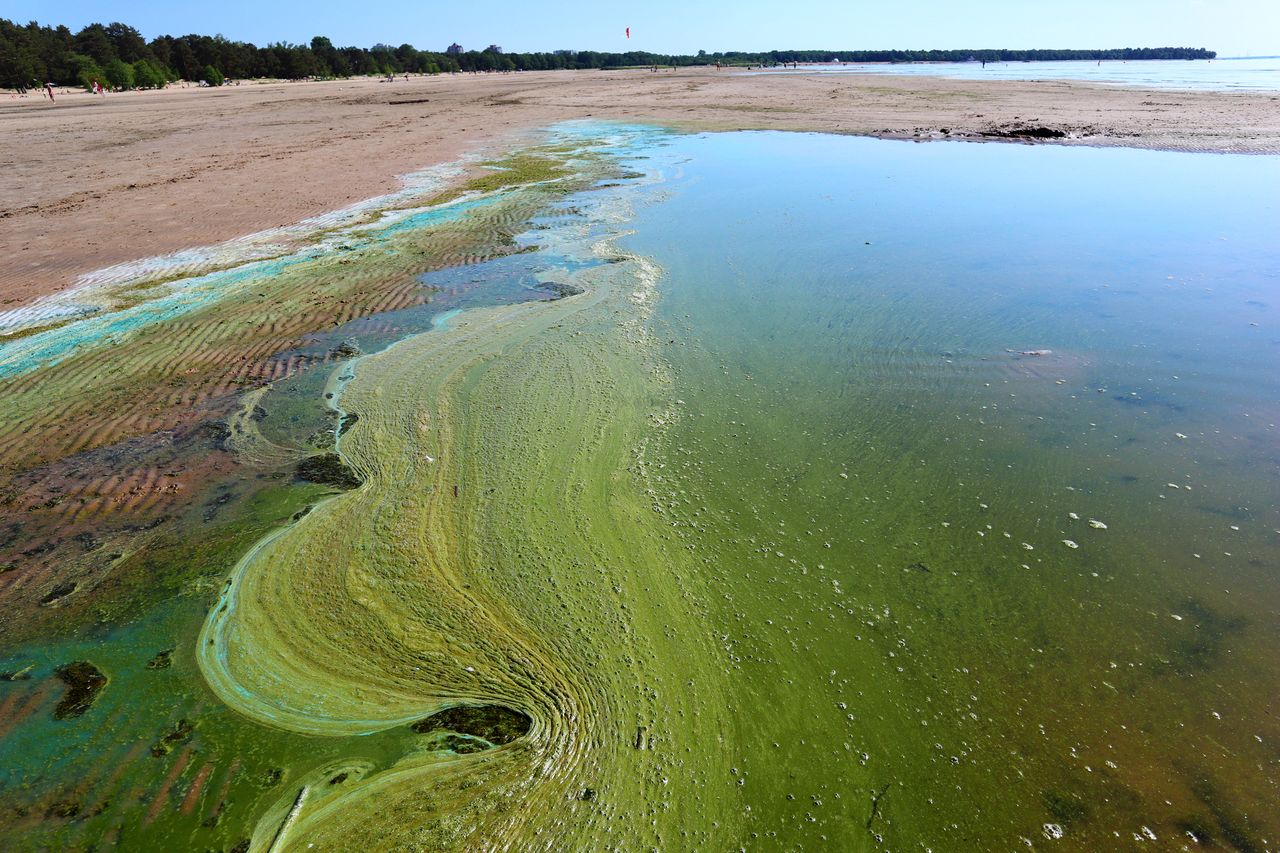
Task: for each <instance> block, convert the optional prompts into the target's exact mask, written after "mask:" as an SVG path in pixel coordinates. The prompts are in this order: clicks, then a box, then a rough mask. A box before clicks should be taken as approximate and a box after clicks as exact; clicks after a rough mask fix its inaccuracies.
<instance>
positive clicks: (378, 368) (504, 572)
mask: <svg viewBox="0 0 1280 853" xmlns="http://www.w3.org/2000/svg"><path fill="white" fill-rule="evenodd" d="M595 249H596V251H597V253H601V254H606V255H611V257H609V258H608V260H610V261H611V263H607V264H604V265H601V266H596V267H593V268H590V269H588V270H587V271H585V272H580V273H578V274H577V275H576V276H575V277H574V284H575V285H577V286H578V287H580V288H582V289H583V292H582V293H579V294H577V295H573V296H569V297H566V298H563V299H560V300H556V301H553V302H541V303H524V304H517V305H509V306H503V307H496V308H485V309H477V310H472V311H468V312H466V313H464V314H462V315H460V316H458V317H456V318H454V319H453V320H452V321H451V322H450V323H449V325H448V326H447V327H446V328H442V329H437V330H433V331H431V332H428V333H425V334H421V335H417V336H415V337H411V338H409V339H406V340H404V341H401V342H400V343H398V344H396V345H395V346H393V347H391V348H390V349H388V350H386V351H384V352H382V353H380V354H377V355H372V356H368V357H365V358H363V359H361V360H359V361H358V362H357V364H356V365H355V369H354V372H355V376H354V379H352V380H351V381H350V382H349V383H348V384H347V385H346V387H345V389H344V390H343V392H342V397H341V405H342V407H343V409H344V410H346V411H351V412H356V413H358V414H359V418H360V419H359V423H358V424H357V425H356V426H355V428H354V429H352V430H351V431H350V432H349V433H348V434H346V435H345V436H344V437H343V438H342V439H341V452H342V454H343V456H344V458H345V460H346V461H347V462H348V464H350V465H351V466H352V467H353V468H354V469H355V470H356V471H357V472H358V473H359V474H360V476H361V477H362V478H363V479H364V485H363V486H361V487H360V488H358V489H356V490H354V491H352V492H348V493H345V494H343V495H341V496H339V497H336V498H334V499H332V500H330V501H328V502H327V503H324V504H322V505H320V506H318V507H317V508H316V509H315V510H314V511H313V512H311V513H310V514H309V515H307V516H306V517H305V518H303V519H302V520H301V521H299V522H298V523H297V524H296V525H294V526H292V527H290V528H288V529H286V530H284V531H283V532H281V533H279V534H278V535H276V536H274V537H272V538H270V539H268V540H266V541H264V542H262V543H260V545H259V546H258V547H256V548H255V549H254V550H253V551H252V552H250V553H249V554H248V555H246V557H245V558H244V559H243V560H242V561H241V563H240V564H239V565H238V566H237V568H236V570H235V572H234V574H233V577H232V578H231V580H230V581H229V582H228V587H227V589H226V591H225V593H224V596H223V599H222V601H221V603H220V604H219V605H218V606H217V607H215V609H214V610H213V612H212V613H211V615H210V617H209V620H208V622H207V623H206V625H205V628H204V631H203V633H202V635H201V637H200V641H199V642H200V663H201V667H202V669H203V671H204V673H205V675H206V677H207V678H208V680H209V682H210V684H211V685H212V686H213V687H214V689H215V691H216V692H217V693H218V695H219V696H220V697H221V698H222V699H223V700H224V701H226V702H227V703H229V704H230V705H231V706H232V707H234V708H236V709H237V710H239V711H240V712H242V713H244V714H246V715H248V716H250V717H253V718H256V719H258V720H260V721H262V722H265V723H268V724H271V725H276V726H280V727H285V728H289V729H294V730H298V731H303V732H310V733H316V734H353V733H361V732H370V731H375V730H379V729H384V728H388V727H392V726H399V725H404V724H407V723H410V722H412V721H414V720H417V719H420V718H422V717H424V716H426V715H428V714H431V713H433V712H436V711H438V710H441V709H444V708H448V707H452V706H457V705H475V704H496V705H501V706H505V707H508V708H512V709H515V710H518V711H521V712H523V713H525V714H527V715H529V717H531V718H532V728H531V730H530V732H529V734H528V736H527V737H524V738H521V739H518V740H516V741H515V742H513V743H510V744H508V745H506V746H500V747H498V748H495V749H491V750H487V751H484V752H479V753H475V754H469V755H463V756H456V755H453V754H452V753H449V752H446V751H440V750H433V749H432V748H431V747H430V745H429V744H427V745H424V748H423V750H422V752H420V753H416V754H411V755H410V756H409V757H408V758H406V759H405V760H403V761H401V762H400V763H398V764H397V765H396V766H394V767H393V768H391V769H389V770H387V771H384V772H382V773H380V774H376V775H373V776H371V777H369V778H367V779H364V780H362V781H361V782H360V783H359V784H358V785H356V786H354V787H351V786H343V790H341V791H339V792H334V791H332V787H333V786H326V785H324V784H323V779H322V778H321V777H319V776H317V779H316V780H312V781H313V782H319V783H321V784H318V785H314V784H313V785H308V783H307V781H306V780H305V779H304V780H302V782H301V783H300V784H301V786H303V787H305V788H306V791H305V793H303V792H302V791H301V789H300V788H294V789H293V790H291V791H290V792H289V795H288V796H287V797H285V798H284V799H282V800H281V801H280V802H279V803H277V805H276V807H275V808H273V809H272V810H270V811H269V813H268V814H267V815H266V816H264V818H263V819H262V821H261V822H260V823H259V825H258V827H257V829H256V831H255V833H254V836H253V842H254V849H255V850H257V849H268V848H269V847H270V848H279V849H291V848H293V847H296V848H298V849H307V848H308V846H309V845H315V848H316V849H350V848H354V847H360V848H361V849H405V848H413V849H443V848H451V849H452V848H473V849H494V850H504V849H512V850H528V849H570V848H574V847H582V846H583V845H588V844H589V845H590V846H591V847H593V848H595V849H603V848H608V847H616V848H617V849H636V848H638V847H646V846H658V847H670V845H671V844H673V843H678V845H679V846H682V847H683V846H686V845H689V844H695V843H696V842H697V839H696V838H694V837H692V834H685V835H682V837H681V838H680V839H677V838H667V837H666V835H665V833H667V832H668V831H674V830H670V828H671V827H674V826H682V827H689V826H698V827H706V828H708V829H710V828H711V827H713V826H716V825H717V824H718V823H719V822H720V821H724V820H732V817H731V815H728V814H722V813H721V812H723V811H724V808H723V804H722V803H720V802H719V801H718V799H717V795H713V794H711V793H710V792H699V791H698V787H697V786H700V784H701V782H702V781H703V780H705V779H707V778H708V777H709V775H712V774H714V775H715V776H716V777H722V776H723V774H724V772H725V771H726V769H727V764H726V767H720V766H719V765H720V764H725V763H726V761H727V759H726V758H724V756H723V751H722V750H720V749H719V748H717V746H716V744H717V743H718V742H721V736H722V734H723V732H724V727H725V726H726V724H727V721H726V712H725V707H726V703H725V700H724V698H723V684H722V682H721V681H720V679H722V678H723V677H724V676H723V672H722V670H720V669H719V668H717V667H715V666H714V661H715V660H716V654H715V650H714V649H708V648H704V647H703V646H704V645H706V644H707V643H708V639H707V637H706V632H705V631H700V630H694V629H692V626H693V625H694V623H695V621H696V620H697V618H698V617H697V613H696V608H695V606H694V605H693V604H692V603H691V602H692V601H693V600H695V599H696V598H697V596H694V595H692V594H691V591H690V590H689V589H687V588H686V586H685V584H686V583H688V581H687V579H688V578H690V577H692V576H693V573H692V572H690V571H686V568H685V563H686V561H687V560H689V559H690V558H689V557H688V556H687V554H688V552H687V551H684V550H682V549H681V548H680V546H679V545H678V544H677V543H676V542H675V540H674V539H673V538H672V537H671V536H670V535H669V534H667V533H666V532H664V522H663V521H662V516H661V515H660V514H659V513H656V512H654V509H653V501H652V499H650V498H648V497H646V494H645V485H644V478H645V460H644V448H645V444H646V435H647V434H648V432H649V431H650V430H652V429H654V428H655V425H660V424H661V423H663V422H664V420H665V419H666V418H668V417H669V413H668V412H667V411H666V408H667V402H666V400H667V388H666V374H665V371H664V368H663V366H662V363H661V361H660V360H659V359H658V357H657V356H656V352H655V347H654V346H653V344H652V342H651V341H650V340H649V338H648V335H647V332H646V331H645V327H644V324H643V320H644V317H645V313H646V311H647V310H648V306H649V304H650V302H651V300H652V299H653V297H654V293H653V287H654V284H655V281H656V278H657V275H658V271H657V270H656V269H655V268H654V267H653V265H652V264H651V263H650V262H648V261H646V260H645V259H643V258H638V257H632V256H626V255H623V254H622V253H620V252H618V251H617V250H616V249H614V248H613V247H612V245H611V243H610V242H609V241H607V240H605V241H601V242H600V243H599V245H597V246H596V247H595ZM329 769H330V768H326V772H328V771H329ZM673 784H675V785H678V787H679V788H680V789H682V790H683V791H684V792H685V794H684V795H682V796H680V797H678V798H677V797H673V798H671V799H670V800H668V799H667V797H666V795H665V792H667V791H668V790H670V789H669V787H668V786H669V785H673ZM691 789H692V790H693V793H692V795H689V794H690V791H691ZM702 793H705V797H704V796H702V795H701V794H702ZM300 794H301V799H299V798H298V795H300ZM299 803H300V805H299ZM685 811H690V812H696V817H694V815H693V814H683V812H685ZM690 818H693V819H690ZM282 824H283V825H284V826H283V831H282ZM685 832H686V833H687V832H688V830H687V829H686V830H685Z"/></svg>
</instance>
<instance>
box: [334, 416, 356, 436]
mask: <svg viewBox="0 0 1280 853" xmlns="http://www.w3.org/2000/svg"><path fill="white" fill-rule="evenodd" d="M359 420H360V416H359V415H358V414H356V413H355V412H347V413H346V414H345V415H343V416H342V421H341V422H340V423H339V424H338V435H340V436H342V435H346V434H347V430H349V429H351V428H352V427H353V426H355V425H356V422H357V421H359Z"/></svg>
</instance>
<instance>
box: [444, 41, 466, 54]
mask: <svg viewBox="0 0 1280 853" xmlns="http://www.w3.org/2000/svg"><path fill="white" fill-rule="evenodd" d="M444 52H445V53H447V54H448V55H449V56H461V55H462V45H460V44H458V43H457V42H456V41H455V42H454V43H453V44H451V45H449V46H448V47H447V48H445V51H444Z"/></svg>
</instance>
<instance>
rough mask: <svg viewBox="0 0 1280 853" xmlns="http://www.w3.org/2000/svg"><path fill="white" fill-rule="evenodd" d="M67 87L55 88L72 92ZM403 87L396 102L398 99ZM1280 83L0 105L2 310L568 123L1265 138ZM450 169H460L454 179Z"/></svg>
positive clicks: (526, 84)
mask: <svg viewBox="0 0 1280 853" xmlns="http://www.w3.org/2000/svg"><path fill="white" fill-rule="evenodd" d="M75 97H77V96H68V98H75ZM405 101H411V102H412V103H403V102H405ZM1278 101H1280V95H1268V94H1259V93H1245V92H1228V93H1223V92H1197V91H1181V90H1157V89H1139V88H1128V87H1124V88H1122V87H1114V86H1103V85H1100V84H1094V83H1077V82H1062V81H966V80H955V79H950V78H942V77H923V76H898V75H891V74H870V73H869V74H859V75H853V74H850V75H827V76H823V75H788V74H779V75H776V76H773V75H747V74H739V73H736V72H731V71H727V70H726V71H721V72H717V71H716V70H714V69H701V68H699V69H681V70H679V71H659V72H657V73H653V72H649V71H643V70H640V71H636V70H627V71H610V72H600V71H550V72H522V73H517V74H488V75H442V76H438V77H417V78H412V79H410V80H408V81H398V82H395V83H384V82H380V81H375V80H363V79H362V80H337V81H324V82H308V83H268V84H257V85H246V86H240V87H228V88H224V89H217V90H208V89H204V90H201V89H168V90H157V91H150V92H130V93H123V94H117V95H112V96H109V97H108V98H106V99H105V100H103V99H99V98H93V96H89V95H85V96H84V100H83V101H82V102H81V101H71V102H70V103H68V104H66V105H65V106H63V105H62V103H59V104H53V105H50V104H44V105H41V104H40V102H39V101H36V100H34V99H27V100H26V101H17V100H10V101H7V102H6V101H0V127H3V128H4V129H5V131H6V132H5V133H4V134H0V159H4V160H5V161H6V162H8V163H11V164H12V166H11V167H10V168H9V169H8V170H6V172H5V173H4V174H3V175H0V221H3V222H4V225H5V228H4V233H3V234H2V235H0V258H2V260H0V293H2V295H0V311H11V310H13V309H16V308H20V307H23V306H26V305H29V304H30V303H32V302H33V301H34V300H36V299H38V298H39V297H41V296H47V295H49V294H52V293H57V292H60V291H63V290H65V289H67V288H70V287H73V286H75V285H76V284H77V283H78V282H79V281H80V279H81V277H82V276H85V275H86V274H88V273H92V272H95V271H98V270H101V269H103V268H105V267H110V266H114V265H119V264H122V263H128V262H130V261H134V260H137V259H139V258H148V257H155V256H160V255H167V254H172V253H175V252H179V251H182V250H184V249H190V248H193V247H200V246H209V245H213V244H218V243H223V242H226V241H229V240H233V239H236V238H239V237H243V236H246V235H252V234H256V233H259V232H262V231H268V230H271V229H277V228H289V227H291V226H294V225H296V224H297V223H299V222H301V221H303V220H305V219H308V218H313V217H317V216H323V215H325V214H328V213H330V212H333V211H336V210H340V209H342V208H344V207H348V206H351V205H355V204H359V203H361V202H363V201H365V200H367V199H371V198H373V197H375V196H380V195H385V194H388V193H393V192H396V191H397V190H399V189H400V188H401V187H402V183H401V176H405V175H410V174H412V173H415V172H421V171H422V170H424V169H430V168H432V167H435V166H439V165H440V164H443V163H448V162H453V161H457V160H459V159H460V158H462V157H464V156H465V155H472V156H473V157H475V158H477V159H478V158H479V157H481V156H486V155H493V154H500V153H501V152H502V151H505V150H509V149H511V148H513V147H515V146H517V145H518V144H519V143H520V141H521V139H522V138H524V137H527V135H528V134H529V133H530V132H532V131H535V130H536V129H538V128H541V127H545V126H547V125H550V124H552V123H555V122H558V121H564V120H572V119H588V118H589V119H594V120H598V121H608V120H616V121H622V122H629V123H648V124H654V125H660V126H664V127H670V128H673V129H678V130H684V131H724V130H785V131H800V132H820V133H836V134H842V135H858V136H872V137H878V138H884V139H900V140H908V141H926V140H932V139H962V140H969V141H1021V142H1025V141H1029V140H1027V139H1025V138H1022V137H1017V136H1015V137H1014V138H1013V139H1010V140H1003V139H994V140H993V139H991V138H990V137H987V136H983V134H984V133H991V132H1005V131H1010V130H1012V131H1017V130H1018V129H1019V128H1033V129H1034V128H1046V129H1048V130H1049V131H1052V132H1054V133H1057V132H1061V133H1063V134H1067V135H1069V137H1070V138H1060V139H1048V140H1035V141H1043V142H1048V143H1051V144H1069V145H1090V146H1101V147H1131V148H1144V149H1152V150H1169V151H1185V152H1209V153H1256V154H1276V153H1280V110H1277V109H1276V107H1277V102H1278ZM464 179H465V178H464Z"/></svg>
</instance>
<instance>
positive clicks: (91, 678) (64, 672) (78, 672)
mask: <svg viewBox="0 0 1280 853" xmlns="http://www.w3.org/2000/svg"><path fill="white" fill-rule="evenodd" d="M54 672H55V673H56V674H57V676H58V678H60V679H62V681H63V683H64V684H66V685H67V692H66V694H64V695H63V697H62V701H61V702H59V703H58V706H57V707H56V708H54V709H53V718H54V719H55V720H65V719H68V718H71V717H78V716H80V715H81V714H83V713H84V712H85V711H87V710H89V708H91V707H92V706H93V703H94V700H95V699H97V698H98V693H100V692H101V691H102V688H104V687H106V686H107V677H106V676H105V675H103V674H102V671H101V670H99V669H98V668H97V667H96V666H94V665H93V664H91V663H89V662H88V661H84V660H78V661H72V662H71V663H66V664H63V665H62V666H60V667H58V668H57V669H56V670H54Z"/></svg>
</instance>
